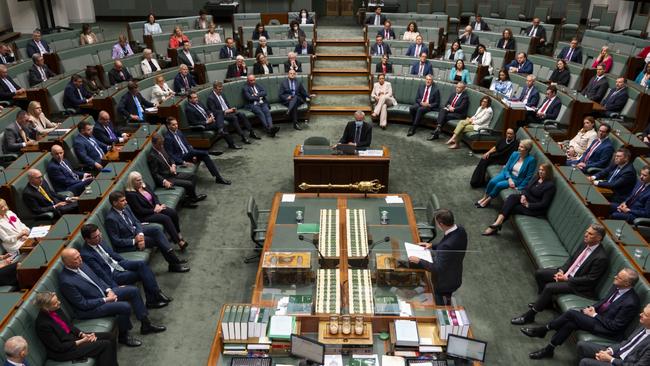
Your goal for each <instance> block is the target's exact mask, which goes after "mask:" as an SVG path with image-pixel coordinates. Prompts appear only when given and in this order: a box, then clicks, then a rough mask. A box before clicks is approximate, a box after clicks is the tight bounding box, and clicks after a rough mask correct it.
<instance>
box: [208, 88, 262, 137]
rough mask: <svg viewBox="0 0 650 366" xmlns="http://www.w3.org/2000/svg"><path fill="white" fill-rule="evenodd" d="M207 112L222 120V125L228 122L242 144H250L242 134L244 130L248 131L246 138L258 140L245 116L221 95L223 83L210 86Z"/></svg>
mask: <svg viewBox="0 0 650 366" xmlns="http://www.w3.org/2000/svg"><path fill="white" fill-rule="evenodd" d="M208 110H209V111H210V112H212V114H214V115H215V116H216V117H217V120H220V119H222V120H224V122H223V123H225V121H228V125H229V126H230V127H232V128H234V129H235V131H236V132H237V134H238V135H239V136H241V140H242V142H243V143H245V144H250V143H251V142H250V140H249V139H248V138H247V137H246V135H245V134H244V130H247V131H248V137H250V138H252V139H255V140H259V139H260V138H259V137H258V136H257V135H256V134H255V131H253V126H251V123H250V121H249V120H248V118H246V115H244V113H242V112H240V111H238V110H237V108H235V107H233V106H232V105H231V104H230V103H228V99H227V98H226V96H225V95H223V82H221V81H215V82H214V83H213V84H212V93H210V95H208Z"/></svg>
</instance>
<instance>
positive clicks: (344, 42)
mask: <svg viewBox="0 0 650 366" xmlns="http://www.w3.org/2000/svg"><path fill="white" fill-rule="evenodd" d="M365 44H366V41H365V40H364V39H363V38H353V39H320V38H319V39H318V40H317V41H316V47H318V46H320V45H323V46H343V47H345V46H365Z"/></svg>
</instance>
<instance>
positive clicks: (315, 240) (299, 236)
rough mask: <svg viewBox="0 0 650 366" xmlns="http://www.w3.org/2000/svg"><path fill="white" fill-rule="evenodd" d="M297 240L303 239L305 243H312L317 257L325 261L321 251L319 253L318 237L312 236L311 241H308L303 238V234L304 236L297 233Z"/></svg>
mask: <svg viewBox="0 0 650 366" xmlns="http://www.w3.org/2000/svg"><path fill="white" fill-rule="evenodd" d="M298 240H300V241H304V242H305V243H309V244H311V245H313V246H314V248H315V249H316V252H317V253H318V257H319V258H320V259H321V260H322V261H325V257H323V253H321V252H320V249H318V239H316V238H314V239H312V240H311V241H309V240H306V239H305V236H304V235H302V234H300V235H298Z"/></svg>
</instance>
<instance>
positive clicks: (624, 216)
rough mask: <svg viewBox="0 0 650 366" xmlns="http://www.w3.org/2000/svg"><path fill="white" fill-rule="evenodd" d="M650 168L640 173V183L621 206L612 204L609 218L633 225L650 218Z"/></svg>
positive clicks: (644, 168)
mask: <svg viewBox="0 0 650 366" xmlns="http://www.w3.org/2000/svg"><path fill="white" fill-rule="evenodd" d="M648 184H650V166H648V165H646V166H644V167H643V168H641V171H640V172H639V181H638V182H637V184H636V185H635V186H634V188H633V189H632V193H631V194H630V195H629V196H628V197H627V198H626V199H625V201H623V202H621V203H620V204H616V203H612V204H611V211H610V212H611V213H610V216H609V218H611V219H614V220H625V221H627V222H629V223H633V222H634V220H635V219H636V218H639V217H644V218H650V189H648Z"/></svg>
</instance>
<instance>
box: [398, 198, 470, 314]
mask: <svg viewBox="0 0 650 366" xmlns="http://www.w3.org/2000/svg"><path fill="white" fill-rule="evenodd" d="M435 222H436V226H437V227H438V228H440V231H442V232H443V233H444V237H443V238H442V240H440V242H439V243H438V244H436V245H435V246H432V245H431V243H419V245H420V246H423V247H425V248H426V249H432V250H433V253H432V254H433V255H432V259H433V262H428V261H423V260H421V259H420V258H418V257H415V256H413V257H409V262H411V263H414V264H416V265H418V266H419V267H421V268H424V269H426V270H427V271H429V272H431V274H432V278H434V279H435V281H434V284H433V288H434V296H435V300H436V305H438V306H448V305H451V296H452V294H453V293H454V291H456V290H458V289H459V288H460V286H461V284H462V283H463V259H464V258H465V251H466V250H467V232H465V228H463V227H462V226H458V225H456V224H455V223H454V214H453V213H452V212H451V211H449V210H444V209H443V210H438V211H437V212H436V216H435Z"/></svg>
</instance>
